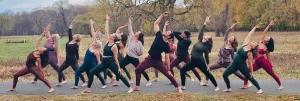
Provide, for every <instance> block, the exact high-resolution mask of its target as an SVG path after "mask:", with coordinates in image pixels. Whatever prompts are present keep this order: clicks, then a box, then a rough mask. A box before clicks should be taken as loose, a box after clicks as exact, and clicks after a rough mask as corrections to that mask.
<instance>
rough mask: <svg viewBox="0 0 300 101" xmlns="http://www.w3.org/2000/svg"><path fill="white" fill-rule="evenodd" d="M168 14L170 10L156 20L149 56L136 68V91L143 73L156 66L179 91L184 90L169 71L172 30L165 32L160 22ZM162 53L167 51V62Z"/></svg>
mask: <svg viewBox="0 0 300 101" xmlns="http://www.w3.org/2000/svg"><path fill="white" fill-rule="evenodd" d="M166 16H168V12H165V13H163V14H161V15H160V16H159V17H158V19H157V20H156V21H155V22H154V32H155V33H156V35H155V39H154V41H153V43H152V45H151V48H150V50H149V52H148V53H149V56H148V57H146V58H145V60H144V61H142V62H141V63H140V64H139V65H138V67H137V69H136V70H135V74H136V88H135V91H139V86H140V80H141V74H142V73H143V72H144V71H145V70H146V69H148V68H150V67H154V68H155V69H157V70H159V71H160V72H161V73H162V74H163V75H165V76H166V77H167V78H168V79H169V80H170V81H171V82H172V84H173V85H174V86H175V87H176V89H177V91H178V92H180V93H181V92H182V90H181V87H180V86H179V85H178V83H177V82H176V80H175V78H174V77H173V76H172V74H171V73H169V72H168V70H169V66H170V59H169V52H170V49H169V44H168V39H169V38H170V37H171V36H170V35H171V34H172V32H171V31H166V30H165V28H164V30H163V32H161V31H160V28H159V24H160V23H161V20H162V19H163V18H164V17H166ZM161 53H165V62H166V65H165V64H164V62H163V61H162V56H161Z"/></svg>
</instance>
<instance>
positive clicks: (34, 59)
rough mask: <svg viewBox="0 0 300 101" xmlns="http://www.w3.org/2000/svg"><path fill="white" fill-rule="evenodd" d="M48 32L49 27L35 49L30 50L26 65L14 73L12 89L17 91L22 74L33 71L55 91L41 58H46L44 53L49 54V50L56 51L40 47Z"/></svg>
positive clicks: (50, 90) (51, 90)
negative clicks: (46, 75)
mask: <svg viewBox="0 0 300 101" xmlns="http://www.w3.org/2000/svg"><path fill="white" fill-rule="evenodd" d="M46 33H49V27H46V28H45V30H44V32H43V33H42V35H41V37H40V38H39V39H38V40H37V42H36V44H35V50H34V51H32V52H30V53H29V55H28V56H27V60H26V66H25V67H23V68H22V69H20V70H19V71H18V72H17V73H15V74H14V80H13V87H12V89H11V90H10V91H16V86H17V83H18V78H19V77H20V76H24V75H26V74H29V73H32V74H33V75H34V76H35V77H37V78H38V79H40V80H41V81H42V82H44V83H45V84H46V85H47V86H48V88H49V90H48V92H49V93H51V92H53V91H54V89H53V88H52V86H51V85H50V83H49V81H48V80H47V79H46V78H45V76H44V73H43V71H42V63H41V62H42V60H41V59H45V58H43V54H47V51H54V50H50V49H47V48H42V47H40V43H41V41H42V39H43V37H45V34H46Z"/></svg>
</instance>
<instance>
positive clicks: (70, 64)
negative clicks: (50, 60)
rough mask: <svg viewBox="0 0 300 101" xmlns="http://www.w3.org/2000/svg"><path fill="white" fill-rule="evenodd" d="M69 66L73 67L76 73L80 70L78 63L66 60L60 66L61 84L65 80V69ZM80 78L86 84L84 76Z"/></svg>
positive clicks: (59, 76) (59, 78) (59, 77)
mask: <svg viewBox="0 0 300 101" xmlns="http://www.w3.org/2000/svg"><path fill="white" fill-rule="evenodd" d="M69 66H71V67H72V69H73V71H74V72H76V71H77V70H78V68H79V66H78V62H77V61H68V60H66V61H65V62H64V63H63V64H62V65H61V66H60V68H59V69H58V70H59V74H58V80H59V82H61V81H62V79H63V74H64V73H63V71H64V70H65V69H67V68H68V67H69ZM80 78H81V80H82V82H85V79H84V76H83V75H80Z"/></svg>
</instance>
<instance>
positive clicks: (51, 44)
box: [32, 24, 67, 85]
mask: <svg viewBox="0 0 300 101" xmlns="http://www.w3.org/2000/svg"><path fill="white" fill-rule="evenodd" d="M47 28H48V29H49V30H50V28H51V24H48V25H47ZM44 34H45V37H46V43H45V45H44V47H45V48H47V50H48V51H47V54H45V55H47V56H46V57H48V59H45V60H44V59H42V60H43V61H42V68H45V67H46V66H47V65H48V64H50V66H51V67H52V68H53V69H54V70H55V71H56V72H57V74H58V81H59V84H58V85H60V84H64V83H67V81H66V79H65V75H64V74H60V73H61V72H59V38H60V36H59V35H58V34H51V33H50V31H48V32H47V33H44ZM59 75H61V77H62V80H63V81H62V80H60V79H59ZM36 81H37V77H35V78H34V80H33V82H32V83H33V84H34V83H36Z"/></svg>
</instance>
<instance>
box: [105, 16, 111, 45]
mask: <svg viewBox="0 0 300 101" xmlns="http://www.w3.org/2000/svg"><path fill="white" fill-rule="evenodd" d="M109 20H110V16H109V15H106V19H105V35H106V38H107V39H108V37H109V36H108V35H109Z"/></svg>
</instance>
